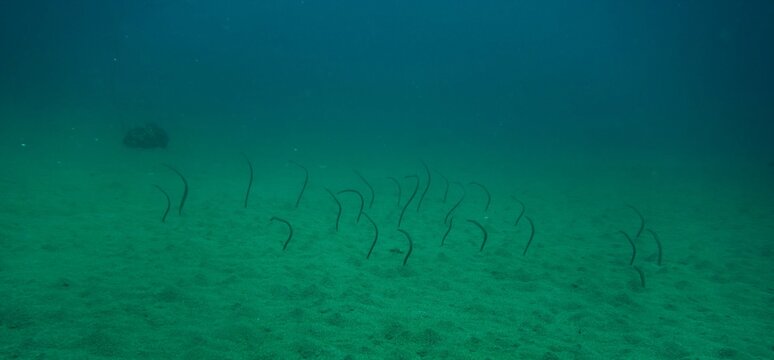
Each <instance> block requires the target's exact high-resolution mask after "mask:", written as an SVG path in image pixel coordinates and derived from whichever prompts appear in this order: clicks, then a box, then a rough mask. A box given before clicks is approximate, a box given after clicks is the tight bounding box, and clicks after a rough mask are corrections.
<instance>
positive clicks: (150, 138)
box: [124, 124, 169, 149]
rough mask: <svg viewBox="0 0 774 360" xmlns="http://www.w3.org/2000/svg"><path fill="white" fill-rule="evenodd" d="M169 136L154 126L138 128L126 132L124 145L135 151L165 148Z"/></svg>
mask: <svg viewBox="0 0 774 360" xmlns="http://www.w3.org/2000/svg"><path fill="white" fill-rule="evenodd" d="M167 143H169V136H168V135H167V132H166V131H164V129H162V128H160V127H158V126H156V125H155V124H146V125H145V126H138V127H135V128H132V129H129V131H127V132H126V135H124V145H126V146H128V147H130V148H136V149H153V148H166V147H167Z"/></svg>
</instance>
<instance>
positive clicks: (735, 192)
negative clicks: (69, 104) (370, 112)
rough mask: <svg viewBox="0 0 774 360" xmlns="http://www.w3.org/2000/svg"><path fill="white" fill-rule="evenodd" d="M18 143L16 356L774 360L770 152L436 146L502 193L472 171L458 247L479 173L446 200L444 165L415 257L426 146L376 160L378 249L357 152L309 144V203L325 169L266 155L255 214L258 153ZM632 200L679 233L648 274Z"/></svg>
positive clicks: (11, 159) (0, 290)
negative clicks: (290, 232) (186, 187)
mask: <svg viewBox="0 0 774 360" xmlns="http://www.w3.org/2000/svg"><path fill="white" fill-rule="evenodd" d="M63 146H64V145H63ZM4 150H5V151H4V152H5V155H4V156H3V168H4V169H3V174H2V177H0V185H1V186H2V193H0V196H1V198H0V204H1V205H2V209H0V245H2V249H3V250H2V253H0V294H2V302H0V356H1V357H3V358H35V359H83V358H105V359H107V358H138V359H140V358H142V359H149V358H180V359H296V358H299V359H301V358H302V359H315V358H320V359H367V358H368V359H418V358H433V359H513V358H523V359H763V358H772V357H774V339H772V336H771V334H773V333H774V311H773V310H772V308H774V288H772V284H774V282H773V281H772V280H774V279H772V273H773V272H774V271H773V268H774V265H772V263H773V260H774V258H773V257H772V255H773V252H772V243H771V239H773V238H774V229H773V228H772V223H774V222H773V221H772V220H774V212H773V209H772V205H771V202H770V200H771V198H772V196H771V193H770V191H771V190H770V189H766V188H765V184H766V181H765V180H766V179H770V176H771V175H770V172H771V170H770V169H766V168H765V166H764V167H763V168H762V169H758V170H749V171H748V172H744V171H741V172H740V171H739V170H738V169H735V170H733V171H726V170H725V169H714V170H712V171H709V170H707V171H702V170H701V169H689V170H686V169H679V170H680V172H679V174H670V175H669V176H667V175H665V174H666V173H667V172H668V171H670V169H659V168H657V167H656V168H655V170H654V169H653V168H646V167H642V168H637V167H634V168H632V167H626V166H620V167H616V166H600V167H599V168H598V169H595V170H594V171H591V170H583V169H580V168H579V167H577V166H576V167H573V166H568V167H566V168H561V167H560V168H558V169H554V170H552V171H543V170H544V169H542V170H541V168H540V167H539V166H538V165H535V166H533V167H529V166H526V167H522V168H520V169H518V173H516V172H514V173H513V174H512V175H510V176H508V175H503V171H498V172H492V173H486V172H485V171H484V170H474V169H471V168H470V167H469V165H471V164H474V163H475V162H473V161H471V163H469V164H468V163H457V164H454V163H451V162H450V163H448V164H447V163H446V162H443V161H440V160H438V161H435V162H434V161H433V159H428V163H430V164H431V166H433V165H434V164H437V163H443V165H442V166H438V167H437V168H436V167H435V166H433V168H434V169H441V170H443V172H445V175H446V176H447V177H448V178H449V179H451V180H454V181H460V182H462V183H467V182H469V181H478V182H481V183H483V184H487V185H488V186H490V190H491V191H492V196H493V200H492V207H491V208H490V209H489V210H488V211H487V212H484V211H483V206H484V194H483V193H482V192H481V191H479V190H478V189H476V188H474V187H470V186H467V190H468V195H467V198H466V199H465V201H464V202H463V203H462V206H461V207H460V209H459V211H458V212H457V213H455V216H454V218H455V224H454V227H453V229H452V231H451V233H450V235H449V237H448V239H447V240H446V244H445V246H443V247H441V246H440V240H441V237H442V235H443V234H444V232H445V231H446V226H445V225H444V224H443V218H444V216H445V214H446V212H447V211H448V209H449V208H450V207H451V205H452V204H453V202H454V201H456V199H458V197H459V196H460V188H459V187H458V186H456V185H452V187H451V191H450V194H449V199H448V201H447V202H446V203H444V202H443V201H442V197H443V192H444V185H443V182H442V180H441V177H440V175H439V174H438V173H435V172H434V173H433V178H434V182H433V186H432V187H431V188H430V191H429V192H428V195H427V197H426V198H425V200H424V204H423V207H422V209H421V210H420V211H419V212H417V210H416V206H415V204H412V205H410V206H409V208H408V211H407V213H406V217H405V220H404V224H403V226H402V228H403V229H405V230H406V231H408V232H409V233H410V234H411V236H412V237H413V239H414V251H413V254H412V256H411V258H410V259H409V260H408V264H407V265H406V266H402V265H401V264H402V261H403V258H404V256H405V252H406V250H407V242H406V240H405V238H404V237H403V236H402V234H400V233H399V232H397V231H396V225H397V218H398V215H399V213H400V207H399V206H398V204H397V198H396V188H395V186H394V184H393V183H391V182H389V181H388V180H386V179H385V178H384V177H385V176H395V177H397V178H399V179H401V180H402V183H403V186H404V194H403V200H402V201H404V202H405V200H406V199H407V196H408V193H409V192H410V189H409V188H410V186H411V184H412V182H411V180H410V179H404V178H403V176H405V175H407V174H410V173H418V174H419V175H420V177H421V178H422V179H423V181H424V178H425V175H424V172H423V170H422V167H421V165H420V163H419V162H418V161H417V160H416V159H410V160H408V161H398V160H394V161H389V160H388V161H381V160H385V159H381V160H380V161H375V162H373V163H371V164H364V165H362V167H361V168H360V171H361V172H362V173H363V174H365V176H366V177H368V178H370V179H371V180H372V182H373V186H374V187H375V189H376V199H375V202H374V205H373V208H368V205H366V211H367V212H368V213H369V214H370V215H371V216H372V217H373V218H374V220H375V221H376V223H377V224H378V225H379V228H380V238H379V243H378V244H377V245H376V248H375V250H374V253H373V255H372V256H371V258H370V259H369V260H366V259H365V254H366V252H367V250H368V247H369V246H370V242H371V239H372V236H373V230H372V227H371V225H370V224H369V223H368V222H367V221H365V219H363V220H362V221H361V222H360V223H359V224H358V223H356V221H355V218H356V216H357V207H358V203H357V199H356V197H354V196H352V195H351V194H342V195H341V196H340V199H341V201H342V203H343V206H344V211H343V214H342V219H341V226H340V230H339V231H338V232H336V231H335V230H334V220H335V215H336V205H335V203H334V202H333V201H332V199H331V198H330V196H329V195H328V194H327V193H326V192H325V190H324V189H325V188H326V187H328V188H331V189H333V190H334V191H338V190H342V189H346V188H356V189H360V190H361V191H364V192H365V193H366V194H367V188H366V187H365V186H364V185H363V183H362V182H361V181H360V179H359V178H358V177H357V176H356V175H355V174H354V173H353V172H352V167H350V166H349V165H348V164H347V163H346V162H344V161H341V162H337V161H335V160H331V159H328V160H327V161H328V162H330V163H332V164H328V166H325V165H326V164H325V163H324V162H323V161H321V160H319V159H317V160H315V159H310V158H293V160H296V161H299V162H301V163H304V164H306V165H307V166H308V167H309V169H310V173H311V178H310V186H309V188H308V189H307V192H306V194H305V195H304V198H303V199H302V201H301V204H300V206H299V208H295V207H294V202H295V197H296V195H297V192H298V189H299V186H300V184H301V181H302V179H303V173H302V172H301V171H300V170H299V169H298V168H295V167H293V166H292V165H291V166H288V165H287V164H286V163H285V162H284V159H279V160H278V159H276V158H273V159H267V158H261V157H260V156H255V158H254V159H253V162H254V163H255V165H256V180H255V187H254V192H253V195H252V198H251V201H250V206H249V207H248V208H247V209H245V208H243V207H242V206H241V202H242V196H243V191H244V188H245V185H246V184H245V182H246V177H247V174H246V171H247V170H246V165H245V164H244V163H243V162H242V159H241V158H240V157H239V155H238V154H239V153H238V152H233V153H229V155H228V156H225V155H224V156H220V155H222V154H219V155H212V156H211V157H210V158H196V157H192V156H182V155H180V153H175V152H172V151H169V152H163V153H162V152H143V153H135V152H132V151H129V150H126V149H119V148H118V147H117V146H107V149H102V150H100V151H96V152H97V153H99V154H98V155H94V154H93V153H92V152H90V151H86V150H78V151H83V152H78V151H74V152H73V153H70V154H67V153H65V154H62V153H61V152H57V149H56V148H51V149H37V150H36V149H35V148H34V147H33V146H27V147H26V148H19V147H18V144H11V145H6V148H4ZM248 153H250V152H249V151H248ZM74 154H75V155H74ZM84 154H89V156H85V155H84ZM292 156H293V154H292V153H291V154H288V157H287V158H292ZM58 157H62V158H64V159H66V161H60V160H59V159H58ZM161 163H171V164H173V165H175V166H176V167H177V168H179V169H180V170H181V171H182V172H183V173H184V174H186V175H187V176H188V180H189V182H190V184H191V192H190V197H189V199H188V203H187V204H186V207H185V209H184V212H183V215H182V216H179V215H178V214H177V212H176V211H175V210H176V209H174V207H175V206H176V204H177V201H179V199H180V194H181V191H182V187H181V183H180V182H179V179H177V178H176V177H175V175H174V174H173V173H171V172H170V171H169V170H167V169H166V168H164V167H163V166H161V165H160V164H161ZM535 164H537V162H536V163H535ZM479 165H480V164H479ZM483 165H486V164H483ZM603 165H604V164H603ZM482 167H483V166H482ZM671 170H675V169H671ZM514 171H515V170H514ZM755 171H760V172H761V174H762V175H761V174H759V177H758V178H757V180H756V178H755V176H751V175H750V174H751V173H753V172H755ZM766 172H768V173H766ZM153 184H158V185H160V186H162V187H163V188H165V189H166V190H167V191H169V193H170V195H171V196H172V199H173V200H172V201H173V211H172V212H171V214H170V216H169V218H168V219H167V222H166V223H164V224H162V223H161V222H160V221H159V220H160V216H161V213H162V211H163V206H164V199H163V196H162V195H161V193H159V192H158V191H157V190H156V189H155V188H153V186H152V185H153ZM423 185H424V182H423ZM421 192H422V187H420V193H421ZM512 196H516V197H518V198H519V199H521V200H522V201H523V202H524V203H525V204H526V205H527V215H529V216H530V217H531V218H532V219H534V222H535V225H536V227H537V234H536V236H535V240H534V243H533V244H532V247H531V248H530V250H529V252H528V254H527V255H526V256H522V250H523V248H524V245H525V243H526V240H527V238H528V235H529V234H528V233H529V227H528V226H527V223H526V222H525V221H522V222H521V223H520V224H519V225H518V226H514V225H513V222H514V219H515V216H516V215H517V214H518V212H519V209H520V208H519V205H518V203H517V202H516V201H515V200H513V198H512ZM627 203H631V204H634V205H637V206H638V207H639V208H640V209H641V210H642V212H643V214H644V215H645V217H646V219H647V226H648V227H649V228H652V229H654V230H655V231H657V232H658V233H659V234H660V236H661V240H662V242H663V244H664V261H663V265H662V266H658V265H656V246H655V242H654V241H653V239H652V238H651V237H649V236H647V235H646V234H643V235H642V236H641V237H640V238H639V239H636V243H637V246H638V250H639V254H638V256H637V259H636V261H635V265H637V266H638V267H640V268H641V269H642V270H643V272H644V274H645V275H646V280H647V284H646V287H645V288H642V287H641V285H640V279H639V277H638V274H637V272H636V271H635V270H633V268H632V267H631V266H629V258H630V255H631V253H630V251H631V249H630V247H629V244H628V243H627V242H626V240H625V239H624V238H623V237H622V236H621V235H620V234H619V233H618V231H619V230H625V231H627V232H628V233H630V234H633V233H635V232H636V231H637V227H638V219H637V216H636V214H635V213H634V212H632V211H631V210H630V209H629V208H627V207H626V206H625V204H627ZM272 216H278V217H281V218H284V219H287V220H289V221H290V222H291V223H292V224H293V227H294V228H295V235H294V237H293V239H292V240H291V242H290V243H289V245H288V248H287V250H286V251H282V244H283V242H284V240H285V237H286V234H287V230H286V227H285V226H284V225H283V224H281V223H276V222H275V223H271V222H269V219H270V218H271V217H272ZM466 219H475V220H477V221H479V222H480V223H481V224H482V225H483V226H484V227H485V228H486V229H487V230H488V232H489V242H488V243H487V245H486V248H485V249H484V250H483V252H479V251H478V250H479V246H480V242H481V232H480V230H479V229H478V228H476V227H475V226H473V225H472V224H470V223H468V222H466V221H464V220H466Z"/></svg>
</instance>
